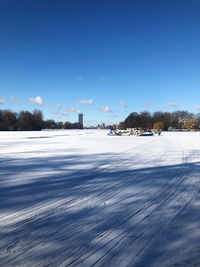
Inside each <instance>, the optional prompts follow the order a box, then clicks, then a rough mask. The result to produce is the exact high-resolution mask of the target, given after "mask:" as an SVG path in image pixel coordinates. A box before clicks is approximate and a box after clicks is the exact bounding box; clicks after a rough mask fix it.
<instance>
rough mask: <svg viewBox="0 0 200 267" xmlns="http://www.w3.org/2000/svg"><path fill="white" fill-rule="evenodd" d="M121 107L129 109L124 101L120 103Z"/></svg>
mask: <svg viewBox="0 0 200 267" xmlns="http://www.w3.org/2000/svg"><path fill="white" fill-rule="evenodd" d="M119 105H120V106H122V107H125V108H127V107H128V105H127V104H126V103H125V102H124V101H120V102H119Z"/></svg>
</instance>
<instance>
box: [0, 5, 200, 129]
mask: <svg viewBox="0 0 200 267" xmlns="http://www.w3.org/2000/svg"><path fill="white" fill-rule="evenodd" d="M199 12H200V1H199V0H190V1H189V0H165V1H162V0H56V1H55V0H28V1H27V0H24V1H23V0H15V1H14V0H0V32H1V35H0V108H1V109H8V108H9V109H11V110H13V111H19V110H22V109H23V110H30V111H32V110H34V109H36V108H37V109H40V110H42V111H43V114H44V116H45V118H46V119H47V118H53V119H55V120H56V121H60V120H62V121H66V120H68V121H72V122H75V121H77V113H78V112H79V111H81V112H83V114H84V119H85V124H86V125H91V124H93V125H96V124H97V123H100V122H101V121H102V122H105V123H116V122H119V121H122V120H124V119H125V118H126V116H128V114H129V113H130V112H133V111H136V112H140V111H143V110H149V111H150V112H154V111H157V110H163V111H174V110H177V109H184V110H188V111H191V112H194V113H196V112H200V88H199V87H200V34H199V29H200V17H199Z"/></svg>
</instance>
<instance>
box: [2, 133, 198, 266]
mask: <svg viewBox="0 0 200 267" xmlns="http://www.w3.org/2000/svg"><path fill="white" fill-rule="evenodd" d="M106 133H107V132H106V131H102V130H101V131H99V130H82V131H80V130H79V131H76V130H73V131H43V132H1V133H0V266H138V267H140V266H200V260H199V255H200V164H199V160H200V132H187V133H177V132H176V133H172V132H171V133H170V132H169V133H167V132H163V133H162V136H159V137H154V136H153V137H138V136H122V137H110V136H107V135H106Z"/></svg>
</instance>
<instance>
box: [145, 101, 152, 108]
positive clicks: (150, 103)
mask: <svg viewBox="0 0 200 267" xmlns="http://www.w3.org/2000/svg"><path fill="white" fill-rule="evenodd" d="M152 104H153V103H152V102H151V101H148V102H146V103H145V104H144V107H150V106H152Z"/></svg>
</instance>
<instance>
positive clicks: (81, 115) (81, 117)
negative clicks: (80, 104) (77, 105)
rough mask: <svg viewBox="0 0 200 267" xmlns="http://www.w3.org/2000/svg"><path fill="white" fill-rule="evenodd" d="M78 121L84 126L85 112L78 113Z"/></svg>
mask: <svg viewBox="0 0 200 267" xmlns="http://www.w3.org/2000/svg"><path fill="white" fill-rule="evenodd" d="M78 122H79V123H80V124H81V125H82V126H83V114H82V113H79V114H78Z"/></svg>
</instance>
